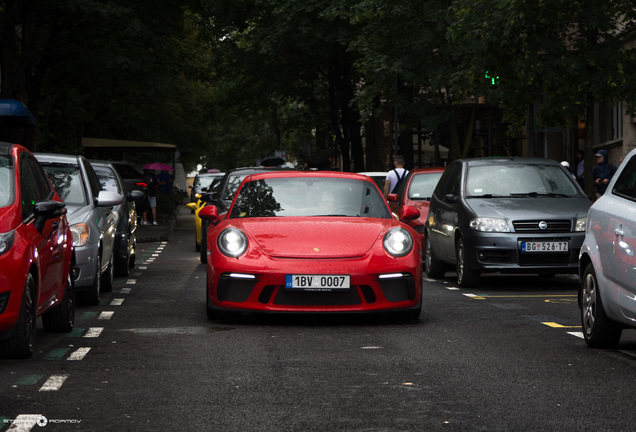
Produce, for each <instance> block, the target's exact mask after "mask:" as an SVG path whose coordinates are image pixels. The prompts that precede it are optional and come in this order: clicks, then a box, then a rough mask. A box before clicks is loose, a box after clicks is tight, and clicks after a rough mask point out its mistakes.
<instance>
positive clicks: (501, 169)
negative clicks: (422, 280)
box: [424, 158, 591, 287]
mask: <svg viewBox="0 0 636 432" xmlns="http://www.w3.org/2000/svg"><path fill="white" fill-rule="evenodd" d="M590 205H591V202H590V200H589V199H588V198H587V197H586V196H585V194H584V193H583V191H582V190H581V188H580V187H579V185H578V184H577V183H576V181H575V179H574V178H573V176H572V175H571V174H570V173H568V172H567V171H566V170H565V168H563V167H562V166H561V164H559V163H558V162H556V161H553V160H550V159H541V158H478V159H462V160H456V161H454V162H452V163H451V164H450V165H448V167H447V168H446V171H444V174H443V175H442V177H441V178H440V180H439V183H438V184H437V187H436V188H435V191H434V192H433V197H432V198H431V205H430V209H429V214H428V219H427V221H426V225H425V230H426V235H425V243H424V244H425V246H424V255H425V258H424V263H425V268H426V273H427V274H428V276H429V277H432V278H436V277H442V276H443V275H444V273H445V272H446V269H447V268H448V267H451V266H452V267H454V268H455V270H456V271H457V283H458V284H459V285H460V286H462V287H465V286H473V285H476V284H478V282H479V277H480V274H481V273H482V272H484V273H485V272H506V273H534V274H541V275H554V274H557V273H566V274H573V273H576V272H577V271H578V257H579V251H580V249H581V244H582V243H583V238H584V237H585V227H586V222H587V211H588V209H589V208H590Z"/></svg>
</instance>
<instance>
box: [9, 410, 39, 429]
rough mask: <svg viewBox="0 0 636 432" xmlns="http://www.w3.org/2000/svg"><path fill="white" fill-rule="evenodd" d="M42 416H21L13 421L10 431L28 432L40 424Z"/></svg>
mask: <svg viewBox="0 0 636 432" xmlns="http://www.w3.org/2000/svg"><path fill="white" fill-rule="evenodd" d="M40 417H42V414H20V415H19V416H17V417H16V418H14V419H13V422H12V423H11V427H9V430H10V431H11V432H28V431H30V430H31V429H33V426H35V425H36V424H37V423H38V419H39V418H40Z"/></svg>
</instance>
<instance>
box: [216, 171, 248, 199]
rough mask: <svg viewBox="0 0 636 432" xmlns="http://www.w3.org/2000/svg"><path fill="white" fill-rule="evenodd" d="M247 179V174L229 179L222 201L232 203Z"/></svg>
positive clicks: (232, 176)
mask: <svg viewBox="0 0 636 432" xmlns="http://www.w3.org/2000/svg"><path fill="white" fill-rule="evenodd" d="M245 177H247V174H242V175H236V174H235V175H231V176H230V178H229V179H228V182H227V186H226V187H225V191H224V192H223V196H222V197H221V199H222V200H225V201H232V200H233V199H234V194H235V193H236V191H237V190H238V188H239V186H240V185H241V183H242V182H243V179H245Z"/></svg>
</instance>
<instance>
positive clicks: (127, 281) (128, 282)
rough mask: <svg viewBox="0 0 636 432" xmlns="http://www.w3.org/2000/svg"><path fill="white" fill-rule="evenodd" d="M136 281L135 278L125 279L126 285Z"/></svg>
mask: <svg viewBox="0 0 636 432" xmlns="http://www.w3.org/2000/svg"><path fill="white" fill-rule="evenodd" d="M136 283H137V279H128V280H126V285H134V284H136Z"/></svg>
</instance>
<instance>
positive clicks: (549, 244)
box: [521, 241, 569, 252]
mask: <svg viewBox="0 0 636 432" xmlns="http://www.w3.org/2000/svg"><path fill="white" fill-rule="evenodd" d="M568 250H569V249H568V242H566V241H565V242H563V241H545V242H521V252H568Z"/></svg>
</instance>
